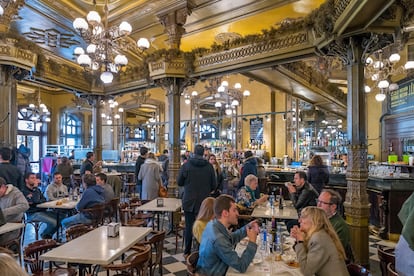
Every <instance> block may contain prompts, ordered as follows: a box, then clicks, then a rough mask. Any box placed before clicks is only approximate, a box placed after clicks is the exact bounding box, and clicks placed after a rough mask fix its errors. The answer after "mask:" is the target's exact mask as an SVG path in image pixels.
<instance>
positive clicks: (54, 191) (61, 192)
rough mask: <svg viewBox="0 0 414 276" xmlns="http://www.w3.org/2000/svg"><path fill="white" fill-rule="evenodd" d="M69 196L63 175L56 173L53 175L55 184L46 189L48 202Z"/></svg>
mask: <svg viewBox="0 0 414 276" xmlns="http://www.w3.org/2000/svg"><path fill="white" fill-rule="evenodd" d="M68 195H69V193H68V187H67V186H66V185H64V184H63V180H62V174H61V173H60V172H55V173H54V174H53V182H52V183H50V184H49V185H47V188H46V198H47V200H48V201H52V200H56V199H60V198H62V197H65V196H68Z"/></svg>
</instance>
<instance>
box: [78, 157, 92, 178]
mask: <svg viewBox="0 0 414 276" xmlns="http://www.w3.org/2000/svg"><path fill="white" fill-rule="evenodd" d="M94 160H95V155H94V154H93V152H91V151H88V152H87V153H86V160H85V161H83V163H82V165H81V167H80V175H81V176H83V175H84V174H88V173H93V161H94Z"/></svg>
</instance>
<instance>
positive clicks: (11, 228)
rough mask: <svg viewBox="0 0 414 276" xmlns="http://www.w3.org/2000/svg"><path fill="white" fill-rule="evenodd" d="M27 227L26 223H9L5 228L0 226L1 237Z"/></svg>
mask: <svg viewBox="0 0 414 276" xmlns="http://www.w3.org/2000/svg"><path fill="white" fill-rule="evenodd" d="M24 226H25V225H24V223H19V222H8V223H6V224H5V225H3V226H0V235H1V234H4V233H7V232H11V231H14V230H17V229H20V228H23V227H24Z"/></svg>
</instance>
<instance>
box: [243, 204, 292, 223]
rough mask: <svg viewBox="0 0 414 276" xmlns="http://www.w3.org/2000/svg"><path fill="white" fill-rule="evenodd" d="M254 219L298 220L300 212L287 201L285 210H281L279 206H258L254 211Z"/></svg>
mask: <svg viewBox="0 0 414 276" xmlns="http://www.w3.org/2000/svg"><path fill="white" fill-rule="evenodd" d="M251 216H252V217H255V218H270V219H271V218H273V217H274V218H276V219H298V212H297V211H296V209H295V207H293V206H292V202H291V201H289V200H285V206H284V207H283V209H279V207H278V206H274V208H270V205H269V204H266V205H258V206H256V207H255V208H254V209H253V212H252V215H251Z"/></svg>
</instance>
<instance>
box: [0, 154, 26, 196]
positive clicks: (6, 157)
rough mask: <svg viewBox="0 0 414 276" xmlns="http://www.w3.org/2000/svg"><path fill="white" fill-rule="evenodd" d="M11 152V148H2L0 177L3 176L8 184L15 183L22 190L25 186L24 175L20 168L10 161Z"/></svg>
mask: <svg viewBox="0 0 414 276" xmlns="http://www.w3.org/2000/svg"><path fill="white" fill-rule="evenodd" d="M11 153H12V151H11V149H10V148H7V147H3V148H0V177H3V178H4V179H5V180H6V183H7V184H13V186H15V187H17V188H18V189H19V190H21V189H22V188H23V176H22V173H21V172H20V171H19V169H18V168H17V167H16V166H15V165H13V164H11V163H10V159H11Z"/></svg>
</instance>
